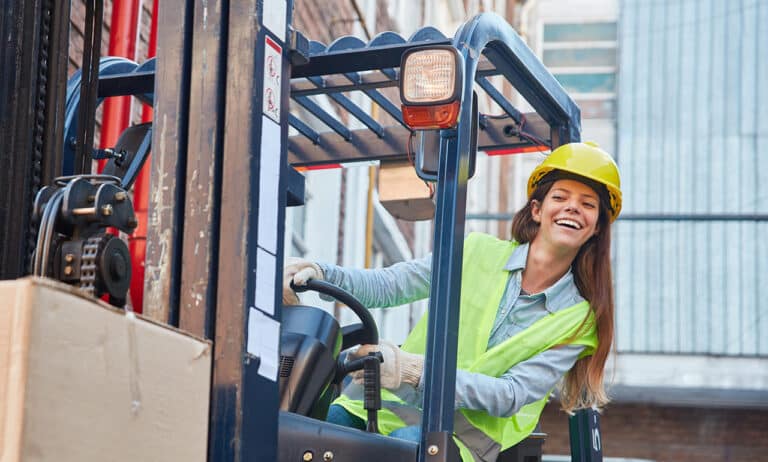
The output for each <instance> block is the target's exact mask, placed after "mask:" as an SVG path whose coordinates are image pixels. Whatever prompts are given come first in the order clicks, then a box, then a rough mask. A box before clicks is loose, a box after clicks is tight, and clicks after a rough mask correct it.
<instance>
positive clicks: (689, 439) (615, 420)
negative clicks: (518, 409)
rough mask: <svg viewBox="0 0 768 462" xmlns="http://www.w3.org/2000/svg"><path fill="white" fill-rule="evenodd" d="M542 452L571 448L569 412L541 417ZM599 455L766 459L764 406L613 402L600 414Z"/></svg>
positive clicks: (728, 461) (698, 461) (767, 413)
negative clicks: (654, 404) (724, 406)
mask: <svg viewBox="0 0 768 462" xmlns="http://www.w3.org/2000/svg"><path fill="white" fill-rule="evenodd" d="M541 425H542V430H543V431H544V432H545V433H547V435H548V436H547V440H546V442H545V444H544V453H545V454H569V443H568V420H567V415H566V414H565V413H563V412H562V411H560V410H558V408H557V405H556V403H551V404H550V405H548V406H547V408H546V409H545V411H544V414H543V415H542V418H541ZM600 427H601V431H602V441H603V456H604V457H626V458H640V459H650V460H654V461H657V462H747V461H748V462H759V461H768V410H748V409H706V408H692V407H659V406H652V405H631V404H611V405H609V406H608V407H607V408H606V410H605V411H604V412H603V415H602V416H601V422H600Z"/></svg>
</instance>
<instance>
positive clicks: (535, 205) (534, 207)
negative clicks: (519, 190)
mask: <svg viewBox="0 0 768 462" xmlns="http://www.w3.org/2000/svg"><path fill="white" fill-rule="evenodd" d="M531 219H532V220H533V221H535V222H536V223H541V202H539V201H538V200H536V199H532V200H531Z"/></svg>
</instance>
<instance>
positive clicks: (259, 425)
mask: <svg viewBox="0 0 768 462" xmlns="http://www.w3.org/2000/svg"><path fill="white" fill-rule="evenodd" d="M292 3H293V2H292V1H290V0H288V1H287V2H285V1H283V0H271V1H270V2H264V1H262V0H246V1H239V2H230V3H229V7H228V14H227V24H226V26H225V29H223V30H226V31H227V34H226V42H227V51H226V79H225V80H224V81H222V83H224V82H226V84H225V85H224V86H225V112H224V120H225V124H224V132H223V142H224V144H223V157H222V160H223V161H222V181H221V196H220V204H219V210H220V227H219V249H218V283H217V289H216V314H215V321H214V323H215V328H214V358H215V361H214V369H213V376H212V380H213V383H212V396H211V420H210V423H211V426H210V440H209V441H210V444H209V456H208V460H209V461H210V462H246V461H274V460H277V445H278V444H277V441H278V440H277V434H278V404H279V401H280V400H279V394H278V384H277V377H276V376H275V375H274V374H276V373H277V371H276V369H274V370H270V368H269V366H270V363H272V365H273V366H275V367H276V363H277V360H278V358H277V354H278V352H277V350H278V344H277V338H276V337H274V336H275V335H277V332H278V331H277V329H278V327H277V326H279V322H280V302H281V299H282V298H281V294H280V292H279V291H278V289H277V288H278V287H280V285H281V281H282V277H281V275H282V260H283V239H282V236H283V232H284V220H285V204H286V194H285V190H286V181H285V177H286V175H285V169H286V167H287V162H286V146H287V137H288V123H287V122H288V102H289V90H290V85H289V77H290V69H289V64H288V62H289V61H288V51H289V50H287V48H288V46H287V45H286V44H285V43H284V41H283V40H284V37H285V34H286V32H287V30H282V31H279V30H272V31H271V32H273V33H274V35H273V34H272V33H270V32H268V31H267V28H266V27H263V25H262V22H261V21H262V17H263V16H264V15H265V13H264V10H263V9H264V8H267V7H269V8H277V7H278V6H285V7H286V11H287V13H286V17H285V18H283V19H284V21H279V22H281V23H282V24H284V25H286V24H289V23H290V19H289V18H290V14H291V12H292V10H293V4H292ZM273 11H274V10H273ZM209 14H210V12H209ZM273 18H274V17H273ZM268 37H269V39H268ZM268 40H271V42H272V43H271V44H270V43H267V41H268ZM278 49H281V50H280V52H279V54H278V55H277V56H278V59H271V58H270V56H274V55H273V54H272V53H278ZM273 50H274V51H273ZM267 53H269V54H267ZM265 70H267V73H268V75H265ZM273 71H278V72H276V73H275V74H273V73H272V72H273ZM277 74H279V78H278V75H277ZM276 84H279V93H278V94H275V93H274V91H275V89H276V87H275V85H276ZM267 89H269V91H267ZM278 95H279V101H280V104H279V105H275V106H270V104H269V103H270V102H273V103H276V102H277V97H278ZM268 96H269V97H270V98H268ZM193 98H194V95H193ZM265 101H266V102H267V104H265ZM276 107H277V108H279V114H280V115H279V117H278V116H277V114H276V113H275V112H277V111H274V109H275V108H276ZM270 117H275V118H276V119H277V122H276V121H273V119H272V118H270ZM270 333H271V334H272V336H271V335H270ZM249 339H250V343H249ZM266 339H269V340H266ZM263 341H268V342H270V343H269V345H268V346H267V347H264V344H263ZM272 342H274V343H272ZM260 344H261V347H256V346H254V347H253V348H250V347H249V345H260ZM262 347H264V348H262ZM265 348H266V349H265Z"/></svg>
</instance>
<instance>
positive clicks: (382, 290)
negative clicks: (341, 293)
mask: <svg viewBox="0 0 768 462" xmlns="http://www.w3.org/2000/svg"><path fill="white" fill-rule="evenodd" d="M318 265H319V266H320V268H321V269H322V270H323V273H324V275H323V278H324V279H325V280H326V281H328V282H330V283H332V284H336V285H338V286H339V287H341V288H342V289H345V290H347V291H349V292H350V293H351V294H352V295H354V296H355V297H356V298H357V299H358V300H360V302H361V303H362V304H363V305H365V306H367V307H369V308H387V307H390V306H400V305H404V304H406V303H410V302H413V301H416V300H421V299H423V298H427V297H428V296H429V283H430V276H431V274H432V255H431V254H430V255H427V256H426V257H423V258H419V259H416V260H410V261H406V262H400V263H395V264H394V265H392V266H389V267H387V268H378V269H366V270H362V269H354V268H344V267H341V266H336V265H330V264H326V263H318Z"/></svg>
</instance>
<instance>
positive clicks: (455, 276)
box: [278, 13, 600, 462]
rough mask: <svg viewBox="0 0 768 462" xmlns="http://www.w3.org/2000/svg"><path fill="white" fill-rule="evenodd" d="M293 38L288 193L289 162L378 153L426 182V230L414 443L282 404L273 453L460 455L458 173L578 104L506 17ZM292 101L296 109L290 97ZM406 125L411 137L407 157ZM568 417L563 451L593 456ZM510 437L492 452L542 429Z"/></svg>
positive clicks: (461, 200) (563, 128)
mask: <svg viewBox="0 0 768 462" xmlns="http://www.w3.org/2000/svg"><path fill="white" fill-rule="evenodd" d="M295 37H296V40H295V44H296V47H295V49H294V50H292V56H291V60H292V69H291V77H292V78H291V82H290V85H291V88H290V98H291V103H292V111H291V114H290V115H289V116H288V119H289V124H290V125H291V127H293V128H294V129H295V130H296V134H295V135H293V136H290V137H289V139H288V162H289V164H290V167H291V168H289V170H288V175H289V178H293V179H294V181H293V182H289V185H288V205H289V206H291V205H301V204H302V203H303V200H302V199H303V182H302V179H301V178H299V177H298V176H297V175H296V173H295V169H305V168H312V167H320V166H324V165H328V164H334V165H335V164H347V163H352V162H361V161H368V162H369V161H378V162H380V164H381V166H382V169H383V168H384V165H385V164H389V163H391V162H397V161H411V163H412V167H411V168H414V169H415V170H416V173H417V175H418V176H419V177H420V178H421V179H422V180H425V181H429V182H433V183H434V184H435V185H436V198H435V203H436V206H435V213H434V215H435V226H434V229H435V234H434V240H433V244H434V249H433V262H432V268H433V270H432V281H431V292H430V301H429V313H430V317H429V328H428V341H427V345H428V346H427V351H426V356H427V360H426V361H425V371H424V380H425V387H424V389H425V397H424V402H423V420H422V442H421V444H420V445H415V444H413V443H411V442H407V441H402V440H396V439H394V438H385V437H382V436H380V435H378V434H375V433H365V432H361V431H358V430H353V429H348V428H342V427H339V426H336V425H332V424H329V423H326V422H320V421H317V420H313V419H309V418H307V417H305V416H299V415H296V414H294V413H289V412H285V410H283V411H281V413H280V425H279V441H280V443H279V458H278V459H279V460H280V461H292V460H319V459H315V458H316V457H318V458H319V457H320V456H321V455H322V457H323V459H322V460H362V459H366V460H370V461H374V460H376V461H378V460H381V461H385V460H402V461H414V462H415V461H417V460H418V461H426V460H430V461H431V460H445V461H449V460H459V456H458V452H457V449H456V448H455V445H454V444H453V442H452V439H451V437H450V435H451V434H452V430H453V413H454V406H453V403H454V386H455V385H454V384H455V376H456V370H455V364H456V340H455V337H452V336H451V335H450V332H456V331H457V330H458V312H459V307H458V300H459V290H460V286H461V283H460V281H461V256H462V248H463V236H464V218H465V209H466V185H467V180H468V179H469V177H471V175H472V174H473V173H474V158H475V156H476V152H477V151H478V150H482V151H500V150H504V151H505V152H509V153H511V152H524V151H528V150H544V149H550V148H551V149H554V148H555V147H557V146H559V145H561V144H564V143H568V142H572V141H579V139H580V118H579V117H580V112H579V109H578V107H577V106H576V104H575V103H574V102H573V101H572V100H571V98H570V97H569V96H568V95H567V94H566V93H565V91H564V90H563V89H562V87H561V86H560V85H559V84H558V82H557V81H556V80H555V79H554V77H553V76H552V75H551V74H550V73H549V72H548V71H547V70H546V68H545V67H544V66H543V65H542V64H541V63H540V61H539V60H538V59H537V58H536V56H535V55H534V54H533V53H532V52H531V50H530V49H529V48H528V47H527V45H525V43H524V42H523V41H522V40H521V39H520V37H519V36H518V35H517V34H516V33H515V32H514V30H513V29H512V28H511V27H510V26H509V24H507V23H506V22H505V21H504V20H503V19H502V18H500V17H498V16H496V15H494V14H488V13H486V14H481V15H479V16H476V17H475V18H473V19H472V20H470V21H468V22H467V23H465V24H464V25H463V26H461V27H460V28H459V30H458V31H457V33H456V36H455V37H454V38H452V39H451V38H447V37H445V36H444V35H442V34H441V33H440V32H439V31H437V30H436V29H434V28H424V29H421V30H419V31H417V32H416V33H414V34H413V35H412V36H411V37H410V38H409V39H405V38H403V37H401V36H399V35H397V34H395V33H392V32H385V33H382V34H379V35H378V36H376V37H375V38H374V39H373V40H371V41H370V42H369V43H365V42H363V41H362V40H360V39H358V38H355V37H342V38H339V39H337V40H336V41H334V42H333V43H332V44H330V45H328V46H326V45H324V44H322V43H319V42H308V41H305V40H304V39H303V37H301V35H300V34H298V33H296V34H295ZM437 75H439V76H441V78H442V80H441V79H440V78H438V77H436V76H437ZM496 76H501V77H502V78H503V80H504V81H506V82H508V83H509V84H511V85H512V87H514V88H515V89H516V90H517V91H518V92H519V94H520V95H521V96H522V97H523V98H525V100H526V101H527V102H528V103H529V104H530V105H531V106H532V107H533V109H534V112H533V113H527V114H523V113H521V112H520V111H518V110H517V109H516V108H515V107H514V106H513V105H512V103H511V102H510V101H509V100H508V99H507V96H506V95H504V93H503V92H502V91H500V90H499V89H498V88H497V87H496V86H495V85H494V84H493V83H492V80H494V79H493V78H494V77H496ZM387 88H396V89H397V90H398V92H397V94H398V96H399V98H398V97H394V98H393V97H392V93H394V92H391V91H390V92H387V91H383V90H384V89H387ZM349 92H359V93H362V94H364V95H365V96H367V97H368V98H369V99H370V100H371V102H372V104H373V105H376V106H378V107H379V108H380V109H381V110H382V111H384V112H385V113H386V114H387V115H388V116H389V117H390V118H391V120H393V121H394V123H391V124H389V125H385V124H383V123H381V122H380V121H378V120H376V119H374V118H372V117H371V116H370V115H369V114H368V113H367V112H366V111H364V110H363V109H362V108H361V107H360V106H359V105H357V104H355V103H354V102H353V100H352V99H350V98H349V97H347V96H346V95H345V94H348V93H349ZM477 92H484V93H486V94H487V95H488V96H489V97H490V99H491V100H493V101H494V102H495V104H496V105H497V106H498V107H499V108H500V109H501V111H502V112H503V115H502V116H494V117H487V116H485V115H480V114H478V110H477ZM316 95H325V96H327V97H328V98H330V99H331V100H332V101H334V102H335V103H337V105H338V107H340V108H341V109H342V110H344V111H346V112H347V113H348V115H349V117H351V118H355V119H357V120H358V121H359V122H361V124H362V125H363V126H364V127H365V128H360V129H350V128H348V127H347V126H346V125H343V124H341V123H339V122H338V120H337V119H336V118H335V117H334V116H332V115H331V114H329V113H328V112H327V111H325V110H324V109H322V108H321V107H320V105H319V104H317V103H315V102H314V101H313V100H312V98H311V97H313V96H316ZM297 108H301V110H300V111H299V110H293V109H297ZM301 114H311V115H312V116H314V117H315V118H316V119H317V120H319V121H320V122H321V123H322V124H323V125H325V126H326V127H327V129H326V130H324V131H321V130H317V129H316V128H313V127H311V126H310V124H309V123H308V122H306V121H303V120H301V118H300V117H301ZM413 137H416V138H417V140H418V141H417V143H416V145H417V146H418V147H417V148H416V149H415V151H416V152H415V156H414V157H415V158H414V159H412V157H411V156H412V154H411V152H410V150H411V149H412V147H411V142H412V138H413ZM291 175H292V176H291ZM400 207H401V208H398V212H399V213H401V214H402V215H408V214H409V213H410V212H413V213H412V215H413V216H423V215H424V211H423V209H421V208H420V209H419V210H415V211H410V212H409V211H408V210H403V209H402V206H400ZM302 309H303V308H302ZM291 310H292V308H291V307H284V310H283V316H284V318H283V319H284V320H285V319H288V318H290V317H291V316H292V314H291ZM355 312H356V313H357V310H355ZM364 324H365V323H364ZM284 325H285V322H284ZM285 335H288V336H292V335H295V334H294V333H288V334H286V333H284V336H285ZM345 338H346V337H345ZM347 343H348V342H347ZM286 358H287V357H286V356H285V355H283V356H282V357H281V359H282V360H283V361H285V360H286ZM288 360H289V361H291V363H292V364H293V361H294V360H296V361H300V362H303V361H302V360H301V359H297V358H293V357H290V358H288ZM284 364H285V363H281V370H285V369H286V368H284V367H282V366H283V365H284ZM339 368H341V366H339ZM324 375H329V374H327V373H324ZM331 375H332V374H331ZM330 381H331V379H330V378H329V379H328V382H330ZM326 385H327V384H326ZM282 393H284V390H281V394H282ZM318 399H319V396H318ZM582 417H583V416H582ZM582 420H584V419H583V418H582ZM595 422H596V421H595ZM571 427H572V445H573V446H574V449H573V451H572V452H573V455H574V459H573V460H600V454H599V451H595V450H592V452H591V453H590V454H587V453H586V452H585V450H584V449H583V448H582V447H581V443H580V441H581V439H580V437H579V434H580V432H585V431H586V432H587V433H588V432H589V431H593V432H595V431H598V429H597V428H596V427H595V426H594V425H593V428H592V429H591V430H590V429H586V430H585V428H586V427H580V426H579V425H578V419H576V420H574V421H573V422H572V425H571ZM574 438H576V439H574ZM519 446H521V447H514V448H509V449H508V450H507V451H504V452H502V453H501V454H500V455H499V459H498V460H499V461H513V460H514V461H523V460H525V461H531V460H540V457H541V437H540V435H534V436H533V437H532V439H531V440H530V441H529V442H527V443H526V444H522V443H521V445H519ZM523 446H527V447H528V448H532V449H525V448H524V447H523ZM505 449H506V448H505ZM335 458H336V459H335Z"/></svg>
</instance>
